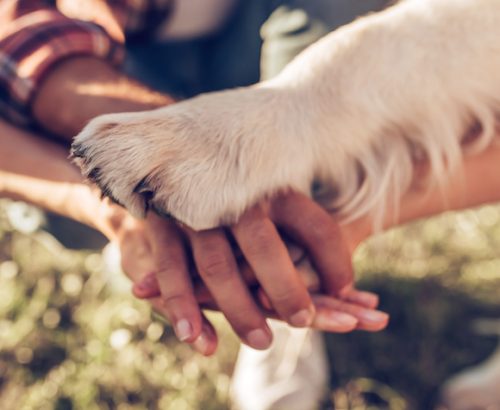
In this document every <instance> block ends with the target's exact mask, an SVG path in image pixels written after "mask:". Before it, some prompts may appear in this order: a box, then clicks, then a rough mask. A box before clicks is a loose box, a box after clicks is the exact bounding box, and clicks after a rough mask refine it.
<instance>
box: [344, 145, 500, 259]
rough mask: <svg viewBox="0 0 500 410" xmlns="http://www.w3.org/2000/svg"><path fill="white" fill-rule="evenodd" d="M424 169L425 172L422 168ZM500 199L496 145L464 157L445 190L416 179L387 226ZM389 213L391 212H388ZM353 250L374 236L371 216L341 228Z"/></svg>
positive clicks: (499, 159) (498, 148)
mask: <svg viewBox="0 0 500 410" xmlns="http://www.w3.org/2000/svg"><path fill="white" fill-rule="evenodd" d="M423 172H425V171H423ZM498 201H500V144H493V145H491V146H490V147H489V148H488V149H487V150H485V151H483V152H481V153H480V154H478V155H473V156H467V157H465V159H464V166H463V172H457V173H455V174H453V175H452V176H451V179H450V180H449V183H448V184H447V186H446V187H444V189H442V190H441V189H439V188H437V187H435V188H432V189H430V190H429V189H427V188H426V186H425V183H422V182H418V181H417V182H416V183H415V184H414V186H413V187H412V189H411V190H410V191H409V192H407V193H406V194H405V195H404V196H403V198H402V199H401V203H400V215H399V217H398V219H397V220H393V219H392V218H391V215H389V217H388V218H387V221H386V224H385V226H386V228H390V227H392V226H396V225H401V224H404V223H406V222H410V221H413V220H416V219H420V218H425V217H429V216H432V215H436V214H439V213H441V212H445V211H450V210H461V209H467V208H472V207H475V206H479V205H483V204H488V203H494V202H498ZM388 214H390V212H388ZM342 230H343V231H344V232H345V237H346V238H347V241H348V243H349V246H350V248H351V250H354V249H355V248H356V247H357V246H358V245H359V244H360V243H361V242H362V241H363V240H364V239H366V238H367V237H369V236H370V235H372V233H373V232H372V225H371V221H370V220H369V219H368V218H363V219H359V220H356V221H353V222H352V223H350V224H348V225H345V226H343V227H342Z"/></svg>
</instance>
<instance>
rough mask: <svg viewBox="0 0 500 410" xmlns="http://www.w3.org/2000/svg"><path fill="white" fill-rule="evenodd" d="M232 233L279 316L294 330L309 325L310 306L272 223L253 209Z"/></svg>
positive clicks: (311, 317)
mask: <svg viewBox="0 0 500 410" xmlns="http://www.w3.org/2000/svg"><path fill="white" fill-rule="evenodd" d="M232 232H233V234H234V236H235V238H236V241H237V242H238V244H239V246H240V249H241V251H242V252H243V254H244V256H245V258H246V260H247V262H248V264H249V265H250V267H251V268H252V270H253V271H254V272H255V276H256V277H257V279H258V281H259V282H260V285H261V286H262V288H263V289H264V290H265V292H266V294H267V295H268V297H269V299H270V301H271V304H272V306H273V307H274V309H275V310H276V312H277V313H278V314H279V316H280V317H281V318H282V319H283V320H285V321H287V322H288V323H289V324H290V325H292V326H296V327H305V326H309V325H310V324H311V323H312V320H313V317H314V306H313V304H312V302H311V298H310V296H309V293H308V291H307V289H306V287H305V285H304V283H303V282H302V280H301V279H300V277H299V275H298V274H297V271H296V270H295V266H294V265H293V263H292V261H291V260H290V257H289V255H288V251H287V249H286V247H285V245H284V244H283V242H282V240H281V237H280V235H279V233H278V231H277V230H276V228H275V226H274V224H273V222H272V221H271V220H270V219H269V218H267V217H266V216H265V214H264V211H263V210H262V209H261V208H259V207H254V208H252V209H250V210H249V211H247V212H246V213H245V214H244V215H243V217H242V218H241V219H240V221H239V222H238V223H237V224H236V225H235V226H234V227H233V228H232Z"/></svg>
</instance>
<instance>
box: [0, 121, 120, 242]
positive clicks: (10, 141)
mask: <svg viewBox="0 0 500 410" xmlns="http://www.w3.org/2000/svg"><path fill="white" fill-rule="evenodd" d="M67 156H68V154H67V150H66V149H65V148H64V147H61V146H59V145H57V144H55V143H52V142H50V141H46V140H44V139H43V138H40V137H37V136H35V135H33V134H31V133H29V132H27V131H24V130H21V129H18V128H16V127H14V126H12V125H10V124H8V123H6V122H5V121H2V120H0V197H8V198H12V199H16V200H22V201H26V202H29V203H31V204H33V205H36V206H39V207H41V208H44V209H46V210H48V211H52V212H55V213H58V214H61V215H63V216H66V217H68V218H71V219H74V220H76V221H79V222H81V223H84V224H86V225H89V226H91V227H93V228H95V229H97V230H99V231H101V232H102V233H104V234H105V235H106V236H108V237H110V235H112V229H111V224H112V222H113V221H112V218H113V217H114V216H115V215H112V213H113V212H115V208H117V209H116V211H118V212H116V215H119V214H120V208H118V207H117V206H115V205H112V204H109V203H108V202H107V201H102V200H101V199H100V196H99V193H98V192H97V190H95V189H94V188H92V187H90V186H89V185H87V184H86V183H84V181H83V178H82V176H81V175H80V172H79V170H78V169H77V168H76V167H75V166H73V164H71V163H70V161H69V160H68V159H67Z"/></svg>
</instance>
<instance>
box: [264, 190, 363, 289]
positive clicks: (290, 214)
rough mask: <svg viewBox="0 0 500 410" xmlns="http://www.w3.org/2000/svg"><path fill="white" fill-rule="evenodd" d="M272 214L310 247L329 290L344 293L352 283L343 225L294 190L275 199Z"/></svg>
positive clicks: (324, 284)
mask: <svg viewBox="0 0 500 410" xmlns="http://www.w3.org/2000/svg"><path fill="white" fill-rule="evenodd" d="M271 218H272V220H273V221H274V222H275V223H276V224H277V225H279V226H282V227H283V228H284V229H285V230H286V232H287V233H290V234H291V235H292V236H293V237H294V239H296V240H297V241H298V242H299V243H301V244H303V245H304V246H305V247H306V249H307V251H308V253H309V255H310V259H311V260H312V261H313V263H314V266H315V268H316V270H317V271H318V273H319V274H320V276H321V277H320V280H321V283H322V284H323V287H324V290H325V291H326V292H327V293H328V294H331V295H335V296H340V295H341V293H342V291H343V289H344V288H345V287H346V286H349V285H351V284H352V281H353V268H352V263H351V254H350V251H349V248H348V247H347V243H345V241H344V240H343V238H342V233H341V231H340V228H339V225H338V224H337V223H336V222H335V221H334V220H333V218H332V217H331V215H329V214H328V213H327V212H326V211H325V210H324V209H323V208H321V207H320V206H319V205H318V204H316V203H315V202H314V201H312V200H311V199H310V198H308V197H306V196H305V195H303V194H299V193H294V192H291V193H287V194H283V195H280V196H278V197H277V198H276V199H275V200H273V201H272V203H271Z"/></svg>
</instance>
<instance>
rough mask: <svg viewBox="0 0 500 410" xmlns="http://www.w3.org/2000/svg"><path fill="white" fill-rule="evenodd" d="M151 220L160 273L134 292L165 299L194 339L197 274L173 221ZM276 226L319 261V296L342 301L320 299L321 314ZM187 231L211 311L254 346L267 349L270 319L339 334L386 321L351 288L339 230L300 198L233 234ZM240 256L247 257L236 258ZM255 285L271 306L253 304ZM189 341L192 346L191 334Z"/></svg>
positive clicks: (286, 198) (248, 218)
mask: <svg viewBox="0 0 500 410" xmlns="http://www.w3.org/2000/svg"><path fill="white" fill-rule="evenodd" d="M148 219H150V220H153V223H152V224H149V226H150V232H151V237H154V240H153V242H152V243H154V244H155V245H154V248H155V250H154V251H153V253H154V254H156V255H157V256H156V257H155V258H156V261H157V266H158V271H157V274H156V275H148V276H147V277H146V278H145V280H144V282H143V285H144V284H147V286H144V289H141V288H140V286H135V287H134V292H135V294H136V295H137V296H139V297H149V296H157V295H158V294H159V293H161V294H162V298H163V299H164V300H165V301H167V302H166V303H165V306H166V309H167V311H168V314H167V316H168V317H171V318H172V317H173V318H174V319H173V323H174V326H175V323H176V322H177V323H179V324H182V326H181V328H182V329H183V330H189V332H190V333H189V334H190V335H193V334H194V335H197V334H198V329H199V323H200V314H199V310H198V304H197V301H196V299H195V298H194V296H193V292H194V291H196V289H193V287H192V285H191V283H192V278H193V274H192V272H190V266H189V263H190V262H189V260H188V258H187V257H186V247H185V245H186V243H185V242H184V241H185V240H184V241H183V240H182V239H179V238H180V236H181V235H182V234H181V232H180V231H179V228H178V227H176V226H175V225H173V224H172V223H171V222H170V221H166V220H162V219H161V218H159V217H156V216H153V217H150V218H148ZM275 223H276V224H277V225H279V226H280V227H282V228H283V229H284V230H286V232H287V233H288V234H289V235H290V236H291V237H293V238H294V239H295V240H296V241H298V242H300V243H301V244H303V245H304V246H305V248H306V249H307V251H308V252H309V254H310V255H311V256H312V258H314V260H315V268H316V270H317V271H318V272H321V273H320V284H321V285H322V286H321V289H317V290H322V291H323V292H324V293H325V294H326V295H334V296H338V299H331V300H330V299H328V300H329V302H328V303H327V302H326V301H325V299H324V298H317V299H316V301H317V302H318V306H319V307H320V309H319V310H318V312H317V314H315V311H316V309H315V307H314V304H313V302H312V300H311V296H310V295H309V292H308V289H307V287H306V284H305V283H304V280H303V278H302V277H301V276H300V275H299V271H298V270H297V269H296V267H295V265H294V263H293V262H292V259H291V257H290V255H289V252H288V250H287V247H286V246H285V244H284V243H283V241H282V239H281V236H280V234H279V233H278V231H277V228H276V225H275ZM183 230H184V232H186V234H187V239H188V240H189V246H190V247H191V249H192V254H193V259H194V263H195V265H196V268H197V271H198V272H199V275H200V277H201V279H202V281H203V284H204V285H206V287H207V288H208V291H209V295H210V296H213V301H210V302H211V303H208V305H211V306H212V307H214V306H215V307H216V308H217V309H219V310H221V311H222V312H223V313H224V314H225V316H226V317H227V319H228V321H229V322H230V324H231V325H232V327H233V329H234V330H235V332H236V333H237V334H238V336H239V337H240V338H241V340H242V341H243V342H245V343H246V344H248V345H250V346H252V347H254V348H258V349H264V348H267V347H268V346H269V344H270V343H271V338H272V336H271V332H270V330H269V328H268V326H267V324H266V320H265V319H266V316H271V317H278V318H280V319H282V320H286V321H288V322H289V323H290V324H292V325H295V326H314V327H318V328H321V329H322V330H327V331H334V332H335V331H336V332H345V331H350V330H353V329H355V328H361V329H366V330H380V329H381V328H383V327H385V325H386V323H387V315H385V314H383V313H381V312H377V311H374V310H373V309H374V308H375V307H376V305H377V303H378V299H377V297H376V296H375V295H373V294H371V293H367V292H360V291H357V290H355V289H354V288H353V286H352V281H353V276H352V268H351V259H350V252H349V250H348V247H347V245H346V244H345V243H344V242H343V239H342V235H341V231H340V229H339V227H338V226H337V224H336V223H335V222H334V220H333V219H332V217H331V216H330V215H329V214H328V213H326V212H325V211H324V210H323V209H321V208H320V207H319V206H318V205H316V204H315V203H314V202H313V201H311V200H310V199H308V198H307V197H305V196H303V195H300V194H295V193H288V194H283V195H280V196H278V197H276V198H275V199H274V200H272V201H265V202H263V203H261V204H259V205H258V206H256V207H254V208H252V209H251V210H249V211H248V212H247V213H246V214H245V215H244V216H243V217H242V219H241V220H240V221H239V222H238V224H236V225H235V226H233V227H231V228H230V229H228V230H223V229H213V230H208V231H202V232H194V231H192V230H189V229H187V228H184V229H183ZM231 239H234V242H235V243H232V242H233V241H232V240H231ZM236 245H237V246H239V248H237V247H236ZM240 253H241V254H242V256H243V257H244V258H241V257H238V256H239V254H240ZM246 262H248V263H246ZM297 262H298V261H297ZM254 272H255V273H254ZM248 284H250V288H249V286H248ZM252 285H253V288H254V289H257V288H258V286H260V289H261V290H260V291H259V292H260V294H265V297H264V299H265V301H266V302H267V306H266V303H264V304H263V305H262V304H259V303H257V302H256V299H255V297H254V296H255V294H253V293H252V292H251V288H252ZM257 285H258V286H257ZM146 287H148V289H149V290H147V291H146V290H145V288H146ZM158 288H159V289H158ZM151 289H152V291H151ZM148 292H150V293H148ZM200 295H201V301H203V300H202V299H203V295H207V292H206V291H205V292H198V302H199V301H200ZM260 300H261V301H262V298H260ZM179 301H182V303H179ZM181 313H182V314H181ZM178 327H179V326H178ZM184 340H187V341H189V340H190V338H189V337H188V333H187V332H186V334H185V336H184Z"/></svg>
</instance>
